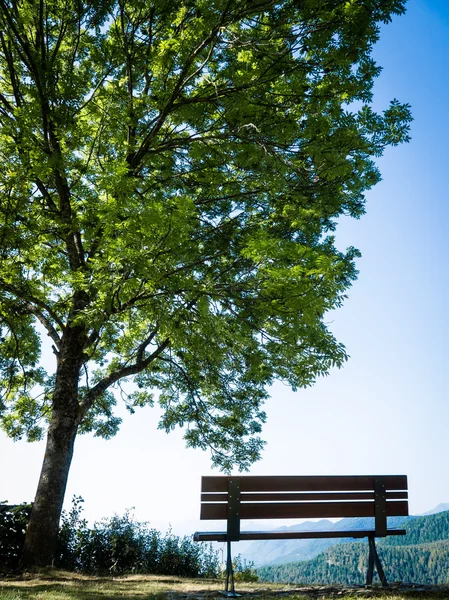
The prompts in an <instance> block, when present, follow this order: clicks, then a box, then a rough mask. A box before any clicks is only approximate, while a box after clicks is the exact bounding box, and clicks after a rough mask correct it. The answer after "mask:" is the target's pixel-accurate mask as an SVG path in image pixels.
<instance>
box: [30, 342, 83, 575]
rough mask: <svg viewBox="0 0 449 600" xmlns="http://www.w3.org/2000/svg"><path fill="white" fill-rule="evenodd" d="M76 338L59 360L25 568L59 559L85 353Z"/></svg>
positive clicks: (62, 351)
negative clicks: (58, 553)
mask: <svg viewBox="0 0 449 600" xmlns="http://www.w3.org/2000/svg"><path fill="white" fill-rule="evenodd" d="M76 337H77V336H69V339H67V337H66V339H65V343H64V344H63V347H62V348H61V353H60V356H59V360H58V366H57V370H56V382H55V388H54V393H53V405H52V415H51V420H50V424H49V428H48V433H47V446H46V449H45V456H44V462H43V465H42V470H41V474H40V477H39V484H38V487H37V492H36V497H35V499H34V503H33V508H32V511H31V516H30V522H29V525H28V528H27V532H26V537H25V544H24V547H23V550H22V555H21V559H20V567H21V568H22V569H26V568H29V567H32V566H48V565H52V564H53V562H54V560H55V558H56V546H57V540H58V529H59V520H60V517H61V511H62V505H63V502H64V494H65V490H66V485H67V480H68V476H69V469H70V464H71V462H72V456H73V447H74V443H75V437H76V433H77V430H78V425H79V418H78V381H79V374H80V367H81V363H82V361H81V356H82V353H81V351H80V349H79V348H80V344H79V339H78V340H76V339H75V338H76ZM70 338H71V339H70ZM76 342H77V343H76Z"/></svg>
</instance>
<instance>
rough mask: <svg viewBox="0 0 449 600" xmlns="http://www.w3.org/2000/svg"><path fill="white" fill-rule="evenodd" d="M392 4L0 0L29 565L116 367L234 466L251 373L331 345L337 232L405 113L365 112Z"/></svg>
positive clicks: (13, 380) (190, 439)
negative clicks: (28, 477)
mask: <svg viewBox="0 0 449 600" xmlns="http://www.w3.org/2000/svg"><path fill="white" fill-rule="evenodd" d="M403 5H404V2H403V0H177V1H173V0H89V1H88V0H0V155H1V170H0V240H1V250H0V251H1V262H0V326H1V339H0V370H1V371H0V381H1V389H2V396H1V401H0V411H1V419H2V426H3V428H4V430H5V431H6V433H7V434H8V435H10V436H11V437H13V438H14V439H20V438H21V437H22V436H26V437H27V438H28V439H29V440H31V441H32V440H36V439H40V438H41V437H42V436H43V435H44V432H45V431H46V434H47V446H46V451H45V458H44V463H43V467H42V472H41V476H40V479H39V485H38V489H37V493H36V498H35V501H34V505H33V510H32V514H31V520H30V524H29V528H28V532H27V537H26V543H25V548H24V552H23V556H22V564H23V566H29V565H30V564H49V563H51V562H52V559H53V557H54V549H55V541H56V537H57V531H58V523H59V517H60V513H61V507H62V503H63V499H64V492H65V487H66V482H67V477H68V474H69V468H70V463H71V460H72V454H73V447H74V441H75V438H76V435H77V434H78V433H84V432H94V434H95V435H99V436H102V437H106V438H107V437H110V436H112V435H114V434H115V433H116V431H117V429H118V427H119V424H120V419H119V418H117V416H114V410H113V409H114V406H115V403H116V395H114V393H113V391H112V390H113V388H114V387H117V386H120V385H121V382H124V381H126V380H131V379H132V380H133V381H134V384H135V385H134V386H133V387H132V388H129V387H128V388H126V386H125V389H122V388H121V389H122V392H123V393H122V397H123V399H124V401H125V403H126V406H127V407H128V408H129V410H130V412H134V410H135V407H138V406H145V405H151V404H152V403H153V401H154V400H153V395H152V393H155V394H156V399H157V402H159V404H160V405H161V406H162V408H163V417H162V420H161V424H160V426H161V427H162V428H164V429H166V430H167V431H169V430H171V429H172V428H174V427H175V426H178V425H179V426H181V427H184V428H185V439H186V442H187V444H188V445H189V446H192V447H199V448H210V449H211V450H212V459H213V461H214V463H215V464H216V465H218V466H219V467H221V468H224V469H229V468H230V467H231V466H232V465H237V466H239V467H240V468H247V467H248V466H249V465H250V464H251V463H252V462H253V461H254V460H256V459H257V458H258V457H259V453H260V450H261V447H262V444H263V442H262V441H261V440H260V439H259V437H258V434H259V432H260V431H261V424H262V423H263V421H264V418H265V415H264V413H263V411H262V405H263V401H264V399H265V398H266V394H267V392H266V389H267V386H268V385H269V384H270V383H271V382H272V381H273V380H274V379H276V378H277V379H282V380H284V381H286V382H288V383H289V384H290V385H291V386H293V387H294V388H297V387H301V386H308V385H310V384H312V383H313V382H314V381H315V379H316V377H317V376H318V375H321V374H326V373H327V372H328V371H329V369H330V368H331V367H332V366H333V365H337V366H340V365H341V364H342V363H343V362H344V361H345V359H346V353H345V349H344V347H343V346H342V345H341V344H340V343H338V342H337V341H336V340H335V339H334V337H333V335H332V333H331V332H330V331H329V330H328V328H327V327H326V325H325V322H324V319H325V315H326V313H327V312H328V311H329V310H331V309H334V308H335V307H338V306H340V304H341V303H342V301H343V299H344V295H345V292H346V290H347V288H348V287H349V286H350V284H351V282H352V281H353V280H354V278H355V276H356V270H355V265H354V259H355V257H356V256H357V251H356V250H355V249H354V248H349V249H347V250H346V251H344V252H342V251H339V250H338V249H337V248H336V246H335V244H334V238H333V235H332V232H333V231H334V229H335V227H336V223H337V221H338V218H339V217H340V216H341V215H351V216H353V217H356V218H357V217H359V216H360V215H361V214H362V213H363V212H364V193H365V191H366V190H367V189H369V188H370V187H371V186H372V185H373V184H375V183H376V182H377V181H379V178H380V175H379V172H378V169H377V168H376V165H375V163H374V162H373V157H377V156H380V155H381V154H382V152H383V150H384V148H385V147H386V146H388V145H395V144H397V143H399V142H402V141H404V140H407V137H408V124H409V121H410V114H409V107H408V106H407V105H403V104H400V103H399V102H397V101H393V102H392V103H391V104H390V105H389V106H388V107H386V108H385V111H384V112H383V113H382V114H376V113H375V112H374V111H373V110H372V108H371V106H370V104H371V101H372V86H373V81H374V79H375V77H376V76H377V75H378V74H379V70H380V69H379V67H378V66H377V65H376V64H375V62H374V61H373V60H372V58H371V50H372V46H373V44H374V42H375V41H376V40H377V38H378V35H379V28H380V26H381V25H382V24H384V23H387V22H388V21H389V20H390V19H391V16H392V15H393V14H399V13H402V12H403V10H404V6H403ZM44 334H46V335H47V337H45V335H44ZM41 345H43V347H44V348H46V349H47V350H48V349H50V348H52V350H53V352H54V354H55V370H54V373H46V372H44V370H43V368H42V367H41V366H39V365H40V362H39V361H40V353H41ZM126 389H128V393H126ZM130 390H132V391H130Z"/></svg>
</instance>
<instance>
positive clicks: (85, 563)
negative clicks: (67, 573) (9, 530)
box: [56, 496, 219, 577]
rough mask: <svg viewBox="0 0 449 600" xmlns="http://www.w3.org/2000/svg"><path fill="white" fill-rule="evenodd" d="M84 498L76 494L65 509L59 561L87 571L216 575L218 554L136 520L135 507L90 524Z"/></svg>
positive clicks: (64, 566)
mask: <svg viewBox="0 0 449 600" xmlns="http://www.w3.org/2000/svg"><path fill="white" fill-rule="evenodd" d="M82 503H83V499H82V498H81V497H79V496H75V497H74V498H73V505H72V508H71V510H70V511H69V512H68V513H66V512H63V515H62V521H61V528H60V534H59V547H58V556H57V561H56V564H57V566H59V567H61V568H64V569H68V570H74V571H79V572H82V573H91V574H102V573H113V574H118V573H154V574H164V575H177V576H181V577H216V576H217V575H218V571H219V559H218V553H217V552H216V551H215V550H213V548H212V546H211V545H210V544H209V545H203V544H197V543H195V542H193V540H192V539H191V538H189V537H182V538H181V537H178V536H175V535H173V534H172V533H171V532H169V533H168V534H166V535H165V536H162V535H161V534H160V533H159V532H158V531H156V530H155V529H151V528H150V527H149V526H148V524H147V523H141V522H138V521H135V520H134V519H133V517H132V515H131V513H130V511H127V512H125V514H124V515H123V516H121V517H120V516H117V515H114V516H113V517H111V518H109V519H103V520H101V521H100V522H98V523H95V524H94V526H93V528H92V529H90V528H89V527H88V525H87V521H86V520H85V519H82V518H81V513H82Z"/></svg>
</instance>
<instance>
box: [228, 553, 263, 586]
mask: <svg viewBox="0 0 449 600" xmlns="http://www.w3.org/2000/svg"><path fill="white" fill-rule="evenodd" d="M233 568H234V579H235V581H245V582H252V581H259V576H258V575H257V573H256V572H255V570H254V569H255V564H254V562H253V561H252V560H250V561H247V560H246V559H245V558H242V556H241V555H240V554H238V555H237V556H236V557H235V558H234V560H233Z"/></svg>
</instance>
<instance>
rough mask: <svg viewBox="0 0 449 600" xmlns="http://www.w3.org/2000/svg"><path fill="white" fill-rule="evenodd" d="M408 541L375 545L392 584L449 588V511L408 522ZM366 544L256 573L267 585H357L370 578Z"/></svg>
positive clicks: (332, 549) (329, 550) (401, 539)
mask: <svg viewBox="0 0 449 600" xmlns="http://www.w3.org/2000/svg"><path fill="white" fill-rule="evenodd" d="M405 527H406V529H407V535H405V536H391V537H389V538H385V539H383V540H378V541H377V542H376V544H377V548H378V551H379V555H380V557H381V560H382V564H383V566H384V569H385V573H386V576H387V578H388V579H389V580H390V581H405V582H419V583H427V584H441V583H449V511H446V512H442V513H437V514H432V515H427V516H422V517H414V518H410V517H409V518H408V519H407V522H406V523H405ZM367 561H368V544H367V542H366V541H363V542H354V541H351V542H349V543H344V544H338V545H334V546H332V547H330V548H327V549H326V550H325V551H324V552H322V553H320V554H319V555H318V556H315V558H313V559H311V560H305V561H301V562H294V563H293V562H292V563H288V564H283V565H273V566H265V567H261V568H259V569H257V573H258V575H259V577H260V579H261V580H262V581H273V582H285V583H305V584H311V583H317V584H319V583H353V584H363V583H364V582H365V578H366V569H367Z"/></svg>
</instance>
